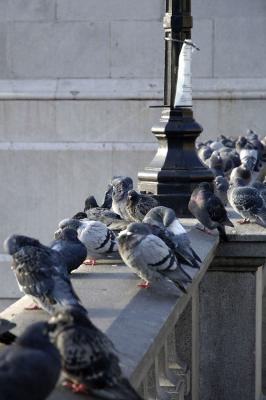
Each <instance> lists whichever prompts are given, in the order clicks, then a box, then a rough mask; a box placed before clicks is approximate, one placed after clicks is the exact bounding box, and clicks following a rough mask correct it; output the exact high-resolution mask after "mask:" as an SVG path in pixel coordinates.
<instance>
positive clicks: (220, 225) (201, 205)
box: [188, 182, 234, 241]
mask: <svg viewBox="0 0 266 400" xmlns="http://www.w3.org/2000/svg"><path fill="white" fill-rule="evenodd" d="M188 209H189V211H190V212H191V214H192V215H193V216H194V217H195V218H197V219H198V220H199V221H200V223H202V225H203V226H204V230H205V228H208V229H215V228H217V229H218V231H219V234H220V238H221V239H222V240H225V241H227V240H228V239H227V236H226V233H225V225H226V226H231V227H234V225H233V224H232V222H231V221H230V220H229V218H228V216H227V212H226V210H225V208H224V205H223V203H222V202H221V200H220V199H219V198H218V197H217V196H216V195H215V194H214V193H213V191H212V189H211V186H210V184H209V183H208V182H202V183H200V184H199V185H198V187H197V188H196V189H194V190H193V192H192V194H191V197H190V201H189V203H188Z"/></svg>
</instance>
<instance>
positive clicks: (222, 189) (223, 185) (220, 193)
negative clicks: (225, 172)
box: [214, 176, 229, 206]
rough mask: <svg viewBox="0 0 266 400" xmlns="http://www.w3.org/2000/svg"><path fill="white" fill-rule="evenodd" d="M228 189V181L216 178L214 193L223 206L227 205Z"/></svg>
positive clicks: (223, 178)
mask: <svg viewBox="0 0 266 400" xmlns="http://www.w3.org/2000/svg"><path fill="white" fill-rule="evenodd" d="M228 188H229V182H228V180H227V179H226V178H225V177H223V176H216V178H215V179H214V193H215V194H216V196H217V197H219V199H220V200H221V202H222V203H223V205H224V206H226V205H227V203H228V198H227V190H228Z"/></svg>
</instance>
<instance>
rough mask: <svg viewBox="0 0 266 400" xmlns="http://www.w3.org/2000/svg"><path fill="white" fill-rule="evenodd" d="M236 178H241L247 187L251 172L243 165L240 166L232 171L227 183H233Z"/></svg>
mask: <svg viewBox="0 0 266 400" xmlns="http://www.w3.org/2000/svg"><path fill="white" fill-rule="evenodd" d="M236 178H241V179H242V180H243V181H244V183H245V185H248V184H249V183H250V182H251V179H252V174H251V171H250V170H249V169H247V168H246V167H244V166H243V165H240V166H239V167H236V168H234V169H232V171H231V174H230V179H229V182H232V181H234V180H235V179H236Z"/></svg>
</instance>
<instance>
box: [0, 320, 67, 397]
mask: <svg viewBox="0 0 266 400" xmlns="http://www.w3.org/2000/svg"><path fill="white" fill-rule="evenodd" d="M60 371H61V360H60V354H59V351H58V350H57V349H56V347H55V346H54V345H53V344H52V343H51V342H50V340H49V336H48V323H47V322H37V323H35V324H33V325H30V326H29V327H28V328H27V329H26V330H25V331H24V333H23V334H22V335H21V336H20V337H18V338H17V340H16V341H15V343H13V344H12V345H11V346H8V347H6V348H5V349H3V350H2V351H1V352H0V387H1V392H0V398H1V400H22V399H23V400H45V399H46V398H47V397H48V396H49V394H50V393H51V392H52V391H53V389H54V387H55V386H56V383H57V381H58V379H59V376H60Z"/></svg>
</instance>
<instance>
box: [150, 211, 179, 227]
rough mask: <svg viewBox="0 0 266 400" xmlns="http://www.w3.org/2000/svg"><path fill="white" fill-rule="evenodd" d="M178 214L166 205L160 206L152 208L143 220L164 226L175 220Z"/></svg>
mask: <svg viewBox="0 0 266 400" xmlns="http://www.w3.org/2000/svg"><path fill="white" fill-rule="evenodd" d="M175 218H176V215H175V212H174V210H172V209H171V208H168V207H164V206H158V207H154V208H152V209H151V210H150V211H149V212H148V213H147V214H146V215H145V217H144V219H143V222H145V223H147V224H150V225H156V226H158V227H159V228H164V227H167V226H169V225H171V223H172V222H173V221H174V220H175Z"/></svg>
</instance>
